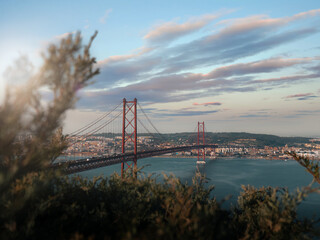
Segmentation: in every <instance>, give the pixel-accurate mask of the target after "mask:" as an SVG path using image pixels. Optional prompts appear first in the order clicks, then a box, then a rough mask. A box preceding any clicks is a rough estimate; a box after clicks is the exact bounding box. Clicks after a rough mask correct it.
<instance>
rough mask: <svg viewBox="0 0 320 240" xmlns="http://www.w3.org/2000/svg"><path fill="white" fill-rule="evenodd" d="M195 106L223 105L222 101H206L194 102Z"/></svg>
mask: <svg viewBox="0 0 320 240" xmlns="http://www.w3.org/2000/svg"><path fill="white" fill-rule="evenodd" d="M192 105H194V106H213V105H215V106H220V105H222V103H221V102H206V103H193V104H192Z"/></svg>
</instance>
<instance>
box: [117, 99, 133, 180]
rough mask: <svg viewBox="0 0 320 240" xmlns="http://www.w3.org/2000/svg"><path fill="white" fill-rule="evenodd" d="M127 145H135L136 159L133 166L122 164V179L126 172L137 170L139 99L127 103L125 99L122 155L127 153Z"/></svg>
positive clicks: (126, 163)
mask: <svg viewBox="0 0 320 240" xmlns="http://www.w3.org/2000/svg"><path fill="white" fill-rule="evenodd" d="M126 143H127V144H129V143H131V147H132V145H133V154H134V159H133V162H131V164H128V162H122V163H121V177H123V174H124V172H125V171H127V170H128V169H129V168H131V167H132V165H133V167H134V170H136V169H137V99H136V98H135V99H134V100H133V101H127V100H126V99H125V98H124V99H123V121H122V154H125V153H126Z"/></svg>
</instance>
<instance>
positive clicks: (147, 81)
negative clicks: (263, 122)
mask: <svg viewBox="0 0 320 240" xmlns="http://www.w3.org/2000/svg"><path fill="white" fill-rule="evenodd" d="M319 12H320V10H318V9H316V10H311V11H308V12H302V13H298V14H296V15H293V16H289V17H283V18H271V17H268V16H266V15H256V16H249V17H245V18H241V19H231V20H228V21H225V20H224V21H220V23H219V24H218V25H214V27H215V28H217V29H215V28H214V29H213V31H210V32H205V33H203V34H201V35H200V36H199V37H198V38H192V39H193V40H190V39H187V40H186V41H183V43H181V42H174V40H176V39H178V38H182V37H185V36H187V35H188V34H190V33H194V32H196V31H199V30H200V29H202V28H203V27H204V26H208V24H209V23H211V22H212V21H213V20H214V19H215V17H217V16H216V15H213V14H211V15H210V14H209V15H203V16H200V17H198V18H194V19H191V20H188V21H186V22H184V23H181V24H179V23H177V22H170V23H164V24H162V25H158V26H156V27H154V29H152V30H150V31H149V33H148V34H146V35H145V39H146V42H147V45H145V46H142V47H141V48H138V49H136V50H134V51H132V52H131V53H128V54H124V55H115V56H109V57H107V58H105V59H103V60H101V61H99V62H98V63H97V66H98V67H99V68H100V70H101V74H100V75H99V76H97V77H96V83H95V84H94V85H91V86H90V89H89V90H85V91H83V92H82V94H83V97H84V100H83V101H82V100H81V101H80V103H79V105H80V106H85V107H89V105H90V104H94V102H95V101H94V100H93V98H95V99H96V100H97V101H98V102H99V103H101V104H103V102H110V101H111V102H112V101H114V100H113V99H122V98H123V97H127V98H128V99H131V98H132V99H133V98H135V97H137V98H138V99H139V101H143V102H146V103H157V102H179V101H184V100H190V99H191V100H192V99H195V98H199V96H201V97H213V96H217V95H222V94H225V93H232V92H253V91H259V90H266V89H270V90H271V89H273V88H274V87H275V86H277V87H284V86H288V84H289V83H290V84H299V83H301V82H302V81H311V80H313V81H314V80H316V79H318V78H319V77H320V71H319V68H318V67H315V63H319V57H298V58H297V57H292V58H283V57H273V56H272V52H270V51H268V50H273V49H275V48H278V49H280V48H279V47H281V46H283V45H284V44H288V43H291V42H293V41H295V40H298V39H303V38H306V37H308V36H311V35H313V34H316V33H318V32H319V29H318V27H317V26H313V25H304V23H303V22H299V23H300V24H299V25H298V27H297V26H295V27H292V25H291V24H292V23H293V22H295V21H301V19H303V18H307V17H318V15H319ZM210 27H211V26H210ZM212 27H213V26H212ZM169 42H170V43H172V44H171V45H169V44H168V43H169ZM150 43H156V44H154V45H148V44H150ZM150 46H151V47H150ZM265 53H268V54H269V55H270V53H271V57H268V58H265V59H261V54H265ZM268 54H266V55H265V56H268ZM247 57H252V58H247ZM259 58H260V59H259ZM248 59H255V60H251V61H249V60H248ZM257 59H258V60H257ZM239 62H241V63H239ZM199 69H201V70H199ZM203 69H206V71H207V72H204V70H203ZM207 69H209V70H207ZM276 74H277V75H276ZM275 75H276V76H277V77H274V76H275ZM270 76H271V77H270ZM204 106H206V105H204ZM94 107H97V106H96V105H95V106H94Z"/></svg>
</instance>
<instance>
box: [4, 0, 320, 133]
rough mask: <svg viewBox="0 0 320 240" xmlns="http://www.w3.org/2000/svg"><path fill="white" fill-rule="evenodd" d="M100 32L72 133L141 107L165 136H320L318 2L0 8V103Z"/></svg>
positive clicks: (69, 125) (21, 4) (79, 2)
mask: <svg viewBox="0 0 320 240" xmlns="http://www.w3.org/2000/svg"><path fill="white" fill-rule="evenodd" d="M95 30H97V31H98V36H97V38H96V39H95V40H94V43H93V46H92V49H91V52H92V55H93V56H95V57H96V58H97V61H98V62H97V67H99V68H100V70H101V73H100V75H99V76H97V77H96V78H95V79H94V81H95V83H94V84H92V85H90V86H89V87H87V88H85V89H84V90H83V91H81V92H80V93H79V96H80V97H81V100H80V101H79V102H78V104H77V107H76V109H75V110H73V111H70V112H69V113H68V116H67V119H66V121H65V130H66V132H68V131H72V130H75V129H77V128H78V127H81V126H82V125H83V124H85V123H86V122H88V121H90V120H93V119H94V118H95V117H97V116H99V115H101V112H104V111H107V110H108V109H110V108H111V107H112V106H113V105H115V104H117V103H119V102H120V101H121V100H122V99H123V98H124V97H126V98H127V99H128V100H132V99H133V98H135V97H136V98H137V99H138V101H139V102H140V104H141V105H142V106H143V107H144V109H145V110H146V111H147V112H148V116H149V117H150V118H151V119H152V121H153V123H154V124H155V125H156V126H157V128H158V129H159V130H160V131H161V132H182V131H192V130H193V129H194V127H195V126H196V124H197V121H205V124H206V129H207V130H208V131H212V132H252V133H268V134H276V135H280V136H312V137H320V2H319V0H304V1H301V0H291V1H284V0H277V1H272V0H270V1H256V0H252V1H249V0H241V1H232V0H226V1H222V0H214V1H213V0H208V1H201V0H199V1H194V0H193V1H189V0H184V1H182V0H181V1H166V0H162V1H150V0H145V1H142V0H139V1H129V0H128V1H124V0H123V1H121V0H117V1H108V0H104V1H88V0H73V1H71V0H69V1H59V0H57V1H32V0H28V1H23V0H20V1H19V0H12V1H4V0H0V32H1V38H0V53H1V55H0V89H2V91H0V99H3V97H4V95H3V89H4V86H5V84H7V83H10V84H13V83H15V82H19V81H23V79H24V78H26V76H28V75H29V74H31V73H32V72H33V71H35V69H36V68H37V67H39V66H40V65H41V57H40V53H41V52H43V51H44V50H45V49H46V47H47V46H48V44H49V43H52V42H58V41H59V40H60V39H61V38H63V37H65V36H67V35H68V34H70V33H74V32H77V31H80V32H81V33H82V35H83V37H84V42H85V43H86V42H88V40H89V38H90V36H91V35H92V34H93V33H94V31H95ZM19 57H20V63H21V60H25V61H26V64H23V63H22V65H23V71H21V72H19V73H18V72H15V71H13V69H15V60H16V59H18V58H19ZM27 59H29V60H30V61H31V62H32V65H30V64H27V62H28V60H27ZM1 95H2V96H1Z"/></svg>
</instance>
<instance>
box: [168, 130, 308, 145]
mask: <svg viewBox="0 0 320 240" xmlns="http://www.w3.org/2000/svg"><path fill="white" fill-rule="evenodd" d="M163 135H164V136H165V137H166V138H167V139H168V140H169V141H175V142H185V141H187V142H189V143H195V142H196V140H197V134H196V133H172V134H163ZM205 138H206V142H207V143H217V144H219V145H222V144H225V145H228V144H239V145H245V146H248V145H250V146H256V147H263V146H270V147H276V146H285V145H286V144H287V145H288V146H298V145H301V144H302V143H308V142H309V140H310V139H311V138H306V137H279V136H276V135H269V134H254V133H246V132H221V133H212V132H208V133H205Z"/></svg>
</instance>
